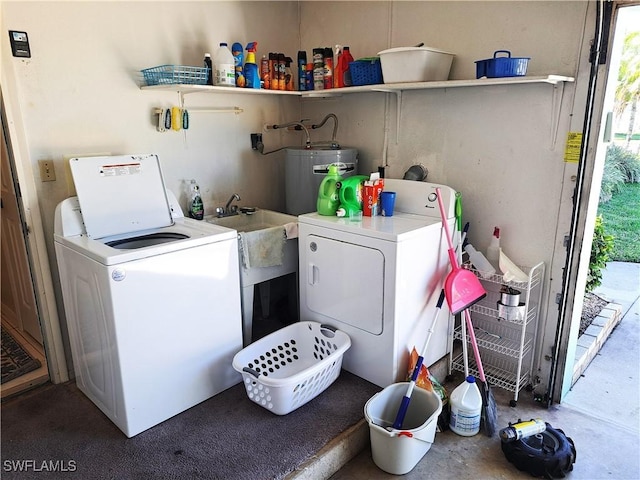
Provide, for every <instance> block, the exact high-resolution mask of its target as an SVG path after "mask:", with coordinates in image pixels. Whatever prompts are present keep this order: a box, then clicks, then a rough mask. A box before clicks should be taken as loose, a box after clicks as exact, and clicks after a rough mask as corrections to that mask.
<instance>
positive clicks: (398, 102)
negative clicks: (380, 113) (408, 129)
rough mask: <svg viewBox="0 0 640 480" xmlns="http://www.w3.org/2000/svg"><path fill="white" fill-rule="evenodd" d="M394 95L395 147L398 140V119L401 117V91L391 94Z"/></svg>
mask: <svg viewBox="0 0 640 480" xmlns="http://www.w3.org/2000/svg"><path fill="white" fill-rule="evenodd" d="M393 93H395V94H396V145H398V139H399V138H400V117H401V116H402V90H396V91H395V92H393Z"/></svg>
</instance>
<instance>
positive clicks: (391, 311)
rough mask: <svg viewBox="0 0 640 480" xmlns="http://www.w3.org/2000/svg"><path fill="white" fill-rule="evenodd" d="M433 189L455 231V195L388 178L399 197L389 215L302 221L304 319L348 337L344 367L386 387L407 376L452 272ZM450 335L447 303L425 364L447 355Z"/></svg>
mask: <svg viewBox="0 0 640 480" xmlns="http://www.w3.org/2000/svg"><path fill="white" fill-rule="evenodd" d="M436 187H440V188H441V191H442V195H443V196H444V198H443V202H444V205H445V211H446V212H447V213H446V215H447V218H448V219H449V224H450V227H451V229H452V230H453V227H454V223H455V214H454V207H455V191H454V190H453V189H452V188H450V187H448V186H444V185H436V184H433V183H424V182H415V181H409V180H396V179H385V187H384V189H385V190H389V191H395V192H396V204H395V213H394V215H393V216H392V217H380V216H377V217H363V218H362V220H361V221H353V220H350V219H348V218H338V217H333V216H322V215H318V214H317V213H309V214H306V215H300V216H299V217H298V225H299V256H300V318H301V319H304V320H315V321H318V322H321V323H327V324H330V325H332V326H334V327H336V328H339V329H340V330H343V331H344V332H346V333H347V334H348V335H349V336H350V337H351V348H350V349H349V351H348V352H346V353H345V355H344V358H343V368H344V369H345V370H347V371H349V372H351V373H353V374H355V375H358V376H360V377H362V378H364V379H366V380H368V381H370V382H372V383H375V384H376V385H379V386H381V387H386V386H387V385H390V384H392V383H395V382H398V381H403V380H404V379H405V378H406V376H407V370H408V360H409V354H410V352H411V349H412V348H413V347H414V346H415V347H416V350H417V351H418V353H420V351H421V350H422V347H423V346H424V342H425V340H426V335H427V331H428V329H429V326H430V325H431V323H432V322H433V318H434V315H435V305H436V303H437V300H438V297H439V295H440V292H441V290H442V286H443V283H444V278H445V277H446V274H447V273H448V271H449V258H448V256H447V242H446V238H445V234H444V232H443V231H442V222H441V220H440V218H441V217H440V213H439V209H438V202H437V197H436ZM451 332H452V325H451V316H450V315H449V311H448V309H447V307H446V304H445V305H444V306H443V308H442V312H441V314H440V317H439V319H438V324H437V325H436V328H435V329H434V333H433V336H432V337H431V341H430V343H429V348H428V351H427V354H426V356H425V362H424V363H425V365H431V364H433V363H434V362H435V361H437V360H438V359H440V358H442V357H443V356H445V355H446V354H447V353H448V352H449V349H450V343H451V342H450V338H449V337H450V334H451Z"/></svg>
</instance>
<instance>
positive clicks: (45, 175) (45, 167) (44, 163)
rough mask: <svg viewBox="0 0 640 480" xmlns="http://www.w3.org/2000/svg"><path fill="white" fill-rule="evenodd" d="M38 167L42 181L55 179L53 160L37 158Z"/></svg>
mask: <svg viewBox="0 0 640 480" xmlns="http://www.w3.org/2000/svg"><path fill="white" fill-rule="evenodd" d="M38 166H39V167H40V180H42V181H43V182H53V181H55V179H56V171H55V169H54V167H53V160H38Z"/></svg>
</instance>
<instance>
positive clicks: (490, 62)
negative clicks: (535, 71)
mask: <svg viewBox="0 0 640 480" xmlns="http://www.w3.org/2000/svg"><path fill="white" fill-rule="evenodd" d="M499 54H506V55H507V56H506V57H498V55H499ZM529 60H531V58H529V57H518V58H516V57H512V56H511V52H510V51H509V50H496V51H495V52H494V54H493V58H488V59H486V60H478V61H476V78H482V77H487V78H500V77H522V76H524V75H526V74H527V66H528V65H529Z"/></svg>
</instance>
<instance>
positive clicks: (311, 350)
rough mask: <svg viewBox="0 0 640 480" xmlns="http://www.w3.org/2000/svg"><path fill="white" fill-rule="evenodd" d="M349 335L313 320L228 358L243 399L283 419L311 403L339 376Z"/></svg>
mask: <svg viewBox="0 0 640 480" xmlns="http://www.w3.org/2000/svg"><path fill="white" fill-rule="evenodd" d="M350 346H351V339H350V338H349V336H348V335H347V334H346V333H344V332H342V331H340V330H336V329H334V328H333V327H330V326H328V325H322V324H320V323H318V322H305V321H302V322H298V323H294V324H292V325H289V326H288V327H284V328H282V329H280V330H278V331H277V332H274V333H272V334H270V335H267V336H266V337H264V338H261V339H260V340H258V341H257V342H254V343H252V344H251V345H248V346H247V347H245V348H243V349H242V350H240V351H239V352H238V353H237V354H236V355H235V357H233V368H234V369H235V370H236V371H238V372H240V373H241V374H242V379H243V381H244V386H245V389H246V391H247V395H248V396H249V398H250V399H251V400H252V401H254V402H255V403H257V404H258V405H260V406H262V407H264V408H266V409H267V410H269V411H271V412H273V413H275V414H276V415H286V414H287V413H290V412H292V411H293V410H295V409H296V408H298V407H301V406H302V405H304V404H305V403H307V402H309V401H310V400H313V399H314V398H315V397H316V396H318V395H319V394H320V393H322V392H323V391H324V390H326V389H327V387H329V385H331V384H332V383H333V382H334V381H335V380H336V379H337V378H338V375H340V369H341V368H342V357H343V355H344V352H346V351H347V350H348V349H349V347H350Z"/></svg>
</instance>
